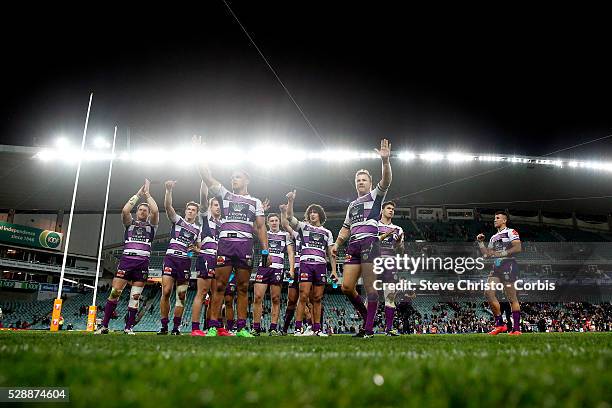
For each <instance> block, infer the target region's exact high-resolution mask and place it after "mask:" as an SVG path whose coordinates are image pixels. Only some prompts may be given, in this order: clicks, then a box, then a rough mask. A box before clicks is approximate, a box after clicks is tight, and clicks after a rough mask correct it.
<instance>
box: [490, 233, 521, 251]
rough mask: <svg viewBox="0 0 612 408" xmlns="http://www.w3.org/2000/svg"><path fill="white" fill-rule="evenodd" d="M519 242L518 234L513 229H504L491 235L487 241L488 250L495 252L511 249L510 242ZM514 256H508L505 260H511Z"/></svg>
mask: <svg viewBox="0 0 612 408" xmlns="http://www.w3.org/2000/svg"><path fill="white" fill-rule="evenodd" d="M516 240H520V237H519V234H518V232H517V231H516V230H515V229H512V228H508V227H506V228H504V229H503V230H501V231H499V232H498V233H497V234H495V235H493V236H492V237H491V239H490V240H489V248H490V249H493V250H495V251H504V250H508V249H510V248H511V247H512V241H516ZM512 257H514V255H508V256H507V258H512Z"/></svg>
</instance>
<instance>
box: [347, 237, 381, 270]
mask: <svg viewBox="0 0 612 408" xmlns="http://www.w3.org/2000/svg"><path fill="white" fill-rule="evenodd" d="M378 256H380V241H379V240H378V237H368V238H365V239H362V240H360V241H353V242H349V245H348V248H347V249H346V257H345V259H344V263H345V264H349V265H360V264H362V263H373V262H374V258H376V257H378Z"/></svg>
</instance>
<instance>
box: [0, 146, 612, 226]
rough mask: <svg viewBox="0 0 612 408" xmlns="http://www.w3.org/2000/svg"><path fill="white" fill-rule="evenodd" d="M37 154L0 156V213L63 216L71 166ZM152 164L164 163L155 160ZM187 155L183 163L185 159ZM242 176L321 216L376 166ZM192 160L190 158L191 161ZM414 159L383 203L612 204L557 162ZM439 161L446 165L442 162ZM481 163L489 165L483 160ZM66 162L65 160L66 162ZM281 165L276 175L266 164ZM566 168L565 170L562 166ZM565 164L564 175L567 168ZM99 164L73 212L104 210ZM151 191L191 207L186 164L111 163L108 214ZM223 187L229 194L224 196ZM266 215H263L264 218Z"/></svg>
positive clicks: (398, 166)
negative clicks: (167, 183)
mask: <svg viewBox="0 0 612 408" xmlns="http://www.w3.org/2000/svg"><path fill="white" fill-rule="evenodd" d="M40 152H41V148H36V147H25V146H0V161H1V162H2V166H1V168H0V178H1V179H2V189H0V209H3V210H6V209H11V208H12V209H15V210H17V211H47V210H51V211H57V210H58V209H61V208H63V209H64V210H68V209H69V208H70V201H71V198H72V189H73V186H74V176H75V171H76V164H75V160H65V158H60V157H55V158H54V157H47V160H41V159H40V154H39V153H40ZM159 154H162V155H163V160H162V157H160V156H159ZM185 154H187V153H185ZM269 154H270V156H262V158H261V162H262V163H263V164H264V165H260V164H261V163H257V161H258V160H257V159H255V160H251V161H250V162H248V163H246V165H244V166H241V167H242V168H244V169H246V170H247V171H248V172H249V174H250V176H251V184H250V187H249V191H250V193H251V194H252V195H253V196H255V197H258V198H261V199H263V198H265V197H269V198H270V200H271V202H272V206H273V207H272V210H275V209H278V205H279V204H281V203H282V202H284V201H285V199H284V195H285V194H286V193H287V192H288V191H290V190H292V189H294V188H295V189H297V191H298V195H297V200H296V210H299V209H301V208H303V207H304V206H305V205H307V204H309V203H313V202H314V203H319V204H322V205H324V206H325V207H326V208H329V209H330V210H340V209H343V208H346V205H347V203H348V202H349V201H350V200H352V199H354V198H355V191H354V186H353V175H354V173H355V171H356V170H358V169H360V168H365V169H368V170H369V171H370V172H371V173H372V175H373V176H374V179H375V181H376V180H378V179H379V178H380V174H381V169H380V161H379V160H377V159H376V158H375V157H372V156H371V155H367V154H366V155H363V156H355V157H351V158H350V159H347V160H326V159H325V158H323V159H313V160H302V161H292V159H291V158H289V159H287V158H283V157H281V156H282V155H283V154H282V152H279V154H278V156H279V157H277V158H275V155H274V153H269ZM191 155H192V156H193V152H191ZM419 156H420V157H417V158H412V157H411V158H406V157H402V156H401V154H400V155H399V156H398V157H396V158H393V159H392V164H393V183H392V186H391V188H390V190H389V193H388V195H387V198H388V199H395V200H396V201H397V202H398V204H399V205H400V206H441V205H446V206H447V207H451V208H472V207H478V208H509V209H527V210H531V209H533V210H537V209H542V210H543V211H549V212H561V213H570V212H572V211H576V212H577V213H579V214H602V215H603V214H608V213H610V210H611V207H612V204H611V201H612V198H611V197H612V172H611V171H609V170H608V169H598V168H593V167H596V166H591V167H588V166H578V165H576V164H575V163H573V164H569V163H571V162H569V161H562V162H558V161H556V159H554V160H548V161H543V160H541V161H539V162H538V163H536V160H537V159H533V160H530V159H520V160H519V159H516V160H511V159H510V158H508V159H503V160H502V159H500V157H501V156H480V159H479V158H478V157H475V158H474V159H473V160H472V159H470V156H466V157H464V158H463V160H451V157H450V156H452V155H447V156H444V155H439V156H436V155H435V154H433V153H428V154H421V155H419ZM444 157H448V158H449V160H445V159H444ZM487 157H488V159H487ZM73 159H74V158H73ZM210 161H211V170H212V173H213V176H214V177H215V178H217V179H218V180H220V181H221V182H222V183H226V185H229V179H230V174H231V163H229V165H228V157H227V156H226V155H221V154H219V155H218V156H217V157H212V160H210ZM275 162H276V163H282V162H285V164H284V165H279V166H275V165H274V163H275ZM561 163H565V165H563V164H561ZM567 164H569V165H567ZM107 174H108V161H104V160H93V161H90V160H84V161H83V165H82V168H81V176H80V181H79V189H78V195H77V202H76V211H79V212H87V211H91V212H100V211H102V210H103V205H104V194H105V188H106V178H107ZM145 177H146V178H149V179H150V180H151V181H152V185H151V192H152V194H153V196H154V198H155V199H156V200H157V201H158V204H159V205H160V207H161V206H162V205H163V197H164V188H163V182H164V180H177V184H176V187H175V193H174V203H175V207H176V208H180V207H181V206H182V203H184V202H186V201H188V200H193V199H195V200H197V199H198V189H199V184H200V178H199V176H198V173H197V171H196V169H195V167H194V166H193V165H191V164H189V163H188V160H187V159H186V157H184V156H181V155H180V154H174V153H172V152H161V153H160V152H158V156H154V155H151V154H149V153H148V152H146V151H142V152H141V151H138V150H133V151H132V153H131V154H130V155H129V158H127V156H124V157H123V158H121V157H119V158H118V159H117V160H115V161H114V165H113V178H112V183H111V189H110V198H109V209H110V211H117V210H119V209H120V208H121V207H122V206H123V204H124V203H125V201H126V200H127V199H128V198H129V197H130V196H131V195H132V194H134V193H135V192H136V191H137V190H138V188H139V186H140V185H141V184H142V182H143V180H144V178H145ZM228 187H229V186H228ZM272 210H271V211H272Z"/></svg>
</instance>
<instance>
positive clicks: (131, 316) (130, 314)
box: [125, 307, 138, 330]
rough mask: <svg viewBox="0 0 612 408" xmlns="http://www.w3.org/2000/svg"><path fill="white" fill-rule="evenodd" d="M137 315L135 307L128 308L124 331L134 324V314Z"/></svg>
mask: <svg viewBox="0 0 612 408" xmlns="http://www.w3.org/2000/svg"><path fill="white" fill-rule="evenodd" d="M137 313H138V309H136V308H135V307H128V319H127V323H126V324H125V330H130V329H131V328H132V326H134V323H135V322H136V314H137Z"/></svg>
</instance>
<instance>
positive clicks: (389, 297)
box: [383, 288, 395, 307]
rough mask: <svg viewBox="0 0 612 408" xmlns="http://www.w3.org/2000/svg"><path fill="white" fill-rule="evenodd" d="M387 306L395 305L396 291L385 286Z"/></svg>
mask: <svg viewBox="0 0 612 408" xmlns="http://www.w3.org/2000/svg"><path fill="white" fill-rule="evenodd" d="M383 292H384V294H385V306H387V307H395V291H394V290H389V289H386V288H384V290H383Z"/></svg>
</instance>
